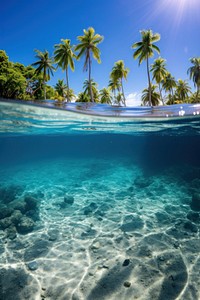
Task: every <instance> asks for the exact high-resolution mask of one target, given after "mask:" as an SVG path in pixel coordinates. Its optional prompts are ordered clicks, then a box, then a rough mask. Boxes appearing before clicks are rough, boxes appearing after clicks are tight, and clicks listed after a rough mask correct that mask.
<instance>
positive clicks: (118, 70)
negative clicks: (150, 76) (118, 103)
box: [110, 60, 129, 106]
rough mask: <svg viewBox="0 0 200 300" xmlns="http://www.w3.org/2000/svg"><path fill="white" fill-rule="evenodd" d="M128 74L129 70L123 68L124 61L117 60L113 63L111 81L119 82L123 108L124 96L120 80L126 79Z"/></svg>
mask: <svg viewBox="0 0 200 300" xmlns="http://www.w3.org/2000/svg"><path fill="white" fill-rule="evenodd" d="M128 72H129V69H128V68H125V66H124V61H123V60H118V61H117V62H116V63H115V65H114V67H113V68H112V72H111V74H110V78H111V79H113V80H116V81H117V80H119V82H120V86H121V92H122V96H123V104H124V106H126V99H125V95H124V87H123V81H122V80H123V78H124V79H127V75H128Z"/></svg>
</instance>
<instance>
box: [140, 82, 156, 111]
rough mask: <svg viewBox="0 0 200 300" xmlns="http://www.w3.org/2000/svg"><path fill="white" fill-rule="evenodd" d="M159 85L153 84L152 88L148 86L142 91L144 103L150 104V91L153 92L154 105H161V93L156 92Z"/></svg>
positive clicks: (152, 100)
mask: <svg viewBox="0 0 200 300" xmlns="http://www.w3.org/2000/svg"><path fill="white" fill-rule="evenodd" d="M156 88H157V86H156V85H154V84H151V88H150V89H149V88H146V89H144V90H143V91H142V104H143V105H148V104H149V93H151V103H152V105H153V106H157V105H159V101H160V94H159V93H158V92H156Z"/></svg>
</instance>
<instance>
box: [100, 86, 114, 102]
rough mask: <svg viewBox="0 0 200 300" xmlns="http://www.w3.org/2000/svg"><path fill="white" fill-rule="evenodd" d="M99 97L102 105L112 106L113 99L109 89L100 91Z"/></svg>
mask: <svg viewBox="0 0 200 300" xmlns="http://www.w3.org/2000/svg"><path fill="white" fill-rule="evenodd" d="M99 95H100V101H101V103H107V104H112V100H111V99H112V97H111V94H110V89H109V88H103V89H102V90H100V91H99Z"/></svg>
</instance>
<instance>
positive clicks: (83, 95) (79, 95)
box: [76, 92, 90, 102]
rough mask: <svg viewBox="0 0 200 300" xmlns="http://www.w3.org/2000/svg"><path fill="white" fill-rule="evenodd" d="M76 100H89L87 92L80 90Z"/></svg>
mask: <svg viewBox="0 0 200 300" xmlns="http://www.w3.org/2000/svg"><path fill="white" fill-rule="evenodd" d="M76 102H90V98H89V97H88V95H87V94H85V93H83V92H81V93H79V94H78V97H77V99H76Z"/></svg>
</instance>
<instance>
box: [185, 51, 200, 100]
mask: <svg viewBox="0 0 200 300" xmlns="http://www.w3.org/2000/svg"><path fill="white" fill-rule="evenodd" d="M190 62H191V63H192V64H193V66H191V67H190V68H189V69H188V71H187V72H188V74H189V75H190V79H192V80H193V82H194V86H195V87H196V88H197V93H196V98H197V99H198V95H199V91H200V57H193V58H191V59H190Z"/></svg>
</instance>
